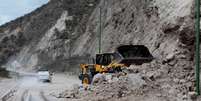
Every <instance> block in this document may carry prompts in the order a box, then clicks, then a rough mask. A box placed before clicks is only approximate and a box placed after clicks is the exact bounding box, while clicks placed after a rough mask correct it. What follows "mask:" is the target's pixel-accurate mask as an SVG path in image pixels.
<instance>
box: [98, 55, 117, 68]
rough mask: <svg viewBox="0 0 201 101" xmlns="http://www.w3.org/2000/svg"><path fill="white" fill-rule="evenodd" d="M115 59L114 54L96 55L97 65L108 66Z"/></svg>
mask: <svg viewBox="0 0 201 101" xmlns="http://www.w3.org/2000/svg"><path fill="white" fill-rule="evenodd" d="M114 59H115V57H114V53H104V54H96V64H97V65H103V66H107V65H109V64H110V63H111V62H112V61H113V60H114Z"/></svg>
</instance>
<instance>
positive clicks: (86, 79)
mask: <svg viewBox="0 0 201 101" xmlns="http://www.w3.org/2000/svg"><path fill="white" fill-rule="evenodd" d="M90 83H91V78H90V76H89V75H88V74H84V75H83V78H82V84H90Z"/></svg>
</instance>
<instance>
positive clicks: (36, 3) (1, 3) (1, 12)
mask: <svg viewBox="0 0 201 101" xmlns="http://www.w3.org/2000/svg"><path fill="white" fill-rule="evenodd" d="M48 1H49V0H0V25H2V24H4V23H6V22H9V21H11V20H14V19H16V18H17V17H20V16H23V15H24V14H27V13H29V12H31V11H33V10H34V9H36V8H38V7H40V6H41V5H43V4H45V3H47V2H48Z"/></svg>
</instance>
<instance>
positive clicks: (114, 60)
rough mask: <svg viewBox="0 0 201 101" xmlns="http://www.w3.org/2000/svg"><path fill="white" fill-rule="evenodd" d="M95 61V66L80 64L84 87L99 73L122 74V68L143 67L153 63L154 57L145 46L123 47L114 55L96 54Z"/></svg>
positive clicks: (118, 48) (80, 77) (117, 49)
mask: <svg viewBox="0 0 201 101" xmlns="http://www.w3.org/2000/svg"><path fill="white" fill-rule="evenodd" d="M95 60H96V61H95V63H93V64H80V68H81V73H80V75H79V79H80V80H82V83H83V84H84V85H88V84H90V83H91V82H92V79H93V77H94V75H96V74H97V73H115V72H122V68H126V67H129V66H130V65H131V64H135V65H141V64H143V63H147V62H150V61H152V60H153V56H152V55H151V54H150V52H149V50H148V48H147V47H145V46H143V45H123V46H119V47H117V48H116V50H115V51H114V52H113V53H103V54H96V57H95Z"/></svg>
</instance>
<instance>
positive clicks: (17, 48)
mask: <svg viewBox="0 0 201 101" xmlns="http://www.w3.org/2000/svg"><path fill="white" fill-rule="evenodd" d="M99 7H101V8H102V20H103V21H102V24H101V25H102V32H103V33H102V34H103V35H102V52H110V51H113V50H114V49H115V47H117V46H119V45H121V44H134V45H135V44H137V45H145V46H147V47H148V48H149V50H150V52H151V53H152V54H153V56H154V57H155V60H154V61H153V62H152V63H150V64H144V65H142V66H141V67H140V68H139V67H138V66H131V67H130V68H132V69H133V70H134V71H135V72H138V73H141V74H142V76H143V75H144V76H145V77H147V78H149V79H150V80H151V81H150V82H152V84H153V87H158V90H161V91H162V92H163V93H164V94H167V96H168V97H169V98H171V97H180V98H182V97H183V96H184V99H185V95H187V94H188V92H190V91H194V90H195V88H194V81H195V80H194V54H193V53H194V43H195V42H194V39H195V38H194V19H195V16H194V4H193V0H51V1H50V2H49V3H48V4H46V5H43V6H42V7H41V8H38V9H37V10H35V11H33V12H32V13H30V14H28V15H25V16H23V17H20V18H18V19H16V20H14V21H11V22H9V23H7V24H5V25H2V26H1V27H0V41H1V43H0V63H1V64H2V65H6V66H7V67H8V68H13V65H15V66H14V67H15V68H19V69H22V70H36V69H37V68H38V67H37V66H44V67H47V68H50V69H52V70H57V71H59V70H60V71H61V70H66V71H70V70H73V69H76V68H78V64H79V63H83V62H88V59H89V57H92V56H94V55H95V53H97V52H98V38H97V37H98V32H99V30H100V29H99V26H100V23H99V15H100V9H99ZM16 64H18V66H17V67H16ZM175 100H176V98H175Z"/></svg>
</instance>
